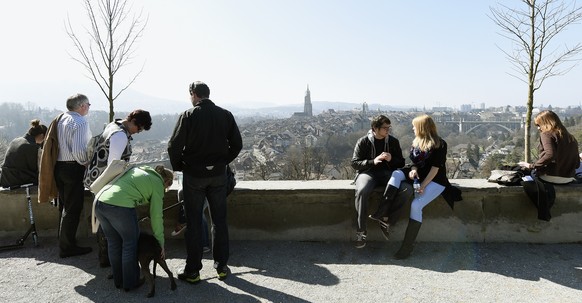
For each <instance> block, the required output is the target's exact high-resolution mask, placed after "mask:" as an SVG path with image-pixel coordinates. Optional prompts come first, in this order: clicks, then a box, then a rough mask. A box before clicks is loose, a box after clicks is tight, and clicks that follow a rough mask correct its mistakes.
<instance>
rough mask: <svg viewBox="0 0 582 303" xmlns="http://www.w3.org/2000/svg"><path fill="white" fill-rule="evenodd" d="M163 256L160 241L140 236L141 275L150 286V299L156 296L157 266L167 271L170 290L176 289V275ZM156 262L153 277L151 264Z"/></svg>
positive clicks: (138, 256)
mask: <svg viewBox="0 0 582 303" xmlns="http://www.w3.org/2000/svg"><path fill="white" fill-rule="evenodd" d="M161 254H162V248H161V247H160V243H158V240H156V238H154V236H152V235H150V234H146V233H143V232H142V233H140V234H139V242H138V247H137V259H138V260H139V265H140V266H141V273H142V275H143V276H144V278H145V279H146V281H147V282H148V284H149V285H150V292H149V293H148V294H147V297H148V298H151V297H153V296H154V294H155V292H156V285H155V281H154V279H155V278H156V265H157V264H160V266H161V267H162V268H163V269H164V270H165V271H166V273H167V274H168V277H169V278H170V288H171V289H172V290H175V289H176V281H175V280H174V275H172V272H171V271H170V269H168V264H166V260H164V259H162V258H161V257H160V255H161ZM152 260H153V261H154V267H153V276H152V274H150V262H151V261H152Z"/></svg>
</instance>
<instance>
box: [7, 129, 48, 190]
mask: <svg viewBox="0 0 582 303" xmlns="http://www.w3.org/2000/svg"><path fill="white" fill-rule="evenodd" d="M39 148H40V146H39V145H38V144H36V142H35V140H34V137H32V136H31V135H29V134H26V135H24V137H19V138H16V139H14V140H12V142H10V145H8V149H7V150H6V156H5V157H4V164H2V176H1V177H0V186H2V187H11V186H16V185H23V184H30V183H33V184H38V152H39Z"/></svg>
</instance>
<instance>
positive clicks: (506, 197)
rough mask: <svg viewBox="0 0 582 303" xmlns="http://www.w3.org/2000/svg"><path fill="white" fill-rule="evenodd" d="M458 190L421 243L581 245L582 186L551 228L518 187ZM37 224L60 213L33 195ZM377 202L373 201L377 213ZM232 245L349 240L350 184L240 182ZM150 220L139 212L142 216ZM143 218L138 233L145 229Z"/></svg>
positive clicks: (17, 231) (566, 194) (15, 213)
mask: <svg viewBox="0 0 582 303" xmlns="http://www.w3.org/2000/svg"><path fill="white" fill-rule="evenodd" d="M451 182H452V183H453V184H455V185H457V186H458V187H459V188H461V190H462V191H463V198H464V199H463V201H461V202H457V203H456V204H455V208H454V210H451V208H450V207H449V206H448V204H446V202H445V201H444V200H443V199H442V198H438V199H437V200H435V201H434V202H432V203H431V204H429V205H428V206H427V207H426V208H425V209H424V214H423V217H424V219H423V227H422V229H421V231H420V234H419V236H418V240H419V241H445V242H448V241H451V242H532V243H556V242H579V241H580V240H582V195H580V190H582V186H580V185H569V186H557V187H556V194H557V198H556V204H555V205H554V207H553V208H552V216H553V218H552V220H551V222H544V221H539V220H537V212H536V209H535V208H534V206H533V205H532V204H531V202H530V201H529V200H528V199H527V197H526V195H525V194H524V192H523V190H522V188H521V187H519V186H518V187H504V186H499V185H497V184H493V183H488V182H486V181H485V180H473V179H457V180H451ZM176 189H177V187H176V186H174V188H173V189H172V190H170V191H169V192H168V193H167V194H166V197H165V200H164V205H165V207H170V206H172V205H173V204H175V203H176V201H177V199H176ZM32 196H33V197H32V198H33V212H34V218H35V222H36V226H37V230H38V233H39V237H40V238H42V237H43V236H55V235H56V230H57V226H58V210H57V208H55V207H53V206H52V205H50V204H38V203H36V190H33V191H32ZM378 198H379V193H377V194H376V195H375V196H374V197H373V198H372V199H371V205H370V210H374V209H375V207H376V203H377V201H378ZM91 203H92V197H91V194H90V193H87V195H86V197H85V213H84V215H83V218H84V219H86V220H83V223H82V224H81V226H80V229H79V235H80V236H87V237H88V236H91V234H90V227H89V219H88V218H89V216H90V212H91ZM0 204H1V205H2V213H1V214H0V217H1V220H0V237H2V238H6V237H16V238H17V237H19V236H21V235H22V234H24V232H25V231H26V230H27V229H28V227H29V220H28V211H27V209H26V197H25V195H24V193H23V191H22V190H16V191H10V192H6V191H2V192H0ZM228 207H229V209H228V221H229V226H230V236H231V239H235V240H293V241H350V240H352V239H353V237H354V232H355V218H356V213H355V210H354V185H352V184H351V180H334V181H242V182H239V183H238V184H237V186H236V188H235V191H234V193H233V194H232V195H231V196H229V198H228ZM408 208H409V205H407V206H405V208H404V209H403V211H402V213H403V214H404V215H403V218H402V219H401V221H400V222H399V223H398V224H397V225H396V226H394V227H393V229H392V230H393V235H392V238H393V239H394V240H396V241H398V240H401V239H402V237H403V234H404V230H405V228H406V221H407V217H408V216H407V214H408ZM145 215H147V213H146V210H144V209H140V216H145ZM164 217H165V226H166V235H167V236H168V237H169V233H170V232H171V231H172V230H173V228H174V226H175V224H176V220H177V217H178V208H177V207H174V208H170V209H168V210H167V211H166V212H165V213H164ZM368 223H369V227H368V239H369V240H371V241H374V240H377V241H380V240H382V241H383V238H382V236H381V234H380V231H379V229H378V228H377V227H376V224H375V223H374V222H372V221H369V222H368ZM148 225H149V223H148V221H147V220H144V222H143V225H142V228H144V229H148V228H149V226H148Z"/></svg>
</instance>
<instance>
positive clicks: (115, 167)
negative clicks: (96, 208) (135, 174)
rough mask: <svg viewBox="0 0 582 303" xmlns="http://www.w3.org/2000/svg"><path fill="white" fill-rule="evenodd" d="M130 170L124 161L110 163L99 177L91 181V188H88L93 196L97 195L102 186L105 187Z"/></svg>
mask: <svg viewBox="0 0 582 303" xmlns="http://www.w3.org/2000/svg"><path fill="white" fill-rule="evenodd" d="M130 168H131V166H130V164H129V163H128V162H127V161H124V160H113V161H111V163H109V165H107V167H106V168H105V170H104V171H103V173H101V175H100V176H99V177H97V179H95V181H93V183H92V184H91V186H89V189H90V190H91V192H92V193H94V194H96V193H98V192H99V191H100V190H101V189H102V188H103V186H105V185H107V184H108V183H109V182H111V181H112V180H113V179H115V177H117V176H118V175H120V174H122V173H123V172H125V171H127V170H129V169H130Z"/></svg>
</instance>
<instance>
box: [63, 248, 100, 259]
mask: <svg viewBox="0 0 582 303" xmlns="http://www.w3.org/2000/svg"><path fill="white" fill-rule="evenodd" d="M92 251H93V249H92V248H91V247H81V246H73V247H72V248H69V249H67V250H62V249H61V251H60V253H59V256H60V257H61V258H68V257H74V256H80V255H86V254H88V253H90V252H92Z"/></svg>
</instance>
